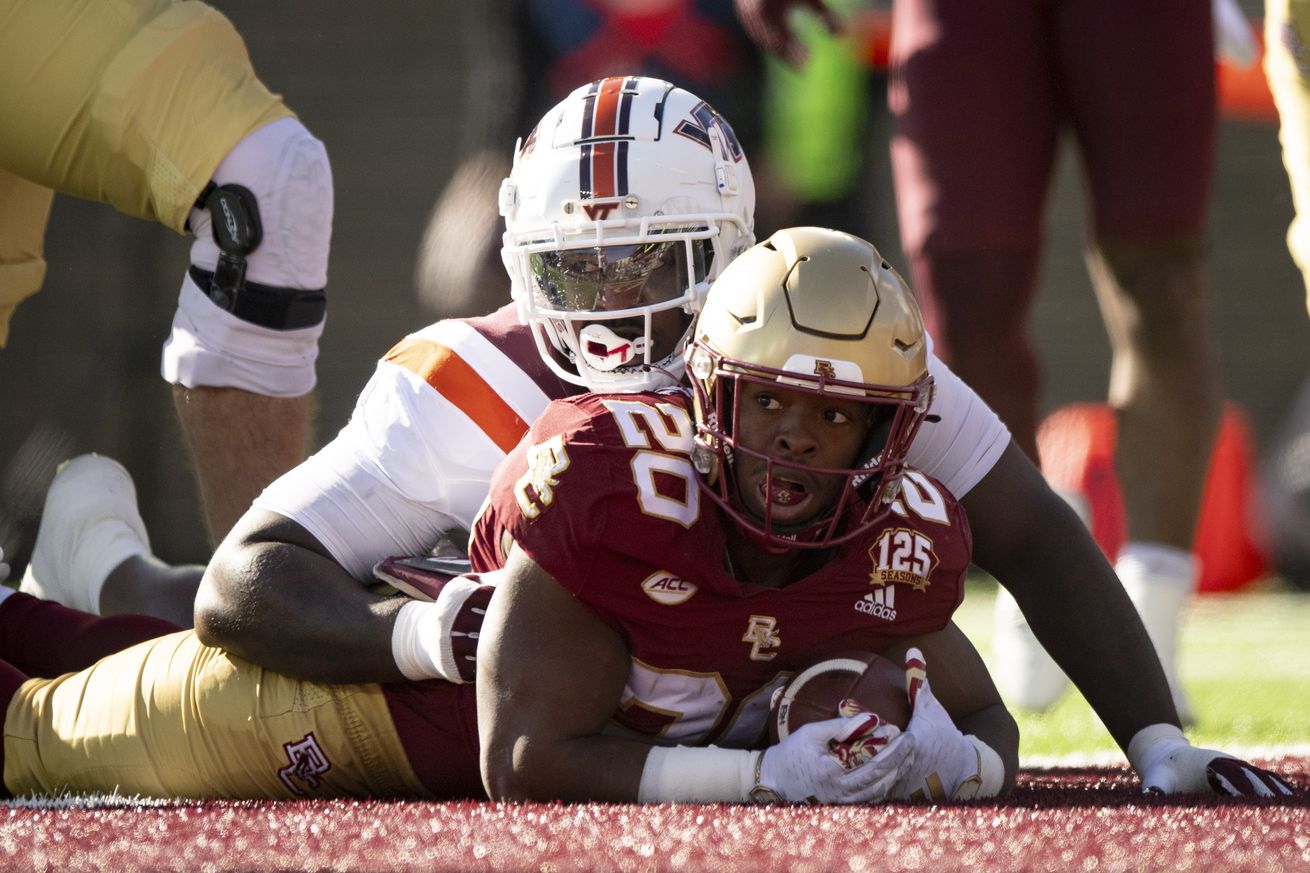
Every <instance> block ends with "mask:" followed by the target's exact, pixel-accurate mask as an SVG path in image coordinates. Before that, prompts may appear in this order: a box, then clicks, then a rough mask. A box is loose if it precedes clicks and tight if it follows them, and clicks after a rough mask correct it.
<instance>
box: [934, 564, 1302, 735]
mask: <svg viewBox="0 0 1310 873" xmlns="http://www.w3.org/2000/svg"><path fill="white" fill-rule="evenodd" d="M995 593H996V585H995V583H994V582H992V581H991V580H990V579H985V578H984V579H983V580H977V581H971V582H970V583H969V587H968V593H967V594H966V595H965V600H964V605H963V606H962V607H961V609H960V612H959V613H958V621H959V623H960V626H961V627H963V628H964V630H965V631H966V632H967V633H968V634H969V636H970V637H971V638H972V639H973V640H974V642H975V644H976V645H977V646H978V648H979V650H980V651H981V652H982V654H983V657H984V658H990V655H991V646H990V643H991V634H992V604H993V600H994V598H995ZM1180 659H1181V660H1180V668H1179V669H1180V672H1181V676H1182V681H1183V687H1184V689H1185V690H1186V691H1187V694H1188V696H1189V699H1190V700H1191V704H1192V708H1193V710H1195V713H1196V724H1195V725H1194V726H1192V727H1191V728H1190V729H1189V730H1188V736H1189V737H1190V738H1191V739H1192V741H1193V742H1194V743H1196V744H1198V745H1202V746H1208V747H1210V748H1225V747H1228V748H1251V747H1265V746H1289V745H1298V746H1301V747H1305V746H1310V594H1305V593H1294V592H1290V591H1286V590H1283V589H1281V588H1280V587H1279V586H1277V585H1272V584H1271V585H1268V586H1261V587H1260V588H1259V590H1256V591H1253V592H1250V593H1241V594H1226V595H1206V596H1202V597H1197V598H1196V599H1195V600H1194V601H1193V603H1192V605H1191V607H1190V608H1189V610H1188V613H1187V618H1186V623H1185V624H1184V627H1183V632H1182V638H1181V645H1180ZM989 663H990V661H989ZM1015 717H1016V718H1017V720H1018V722H1019V730H1020V732H1021V735H1022V739H1021V741H1020V746H1019V752H1020V756H1021V758H1030V757H1036V756H1048V755H1082V754H1098V753H1103V752H1112V751H1115V750H1117V748H1118V747H1117V746H1116V745H1115V744H1114V741H1113V740H1111V739H1110V735H1109V734H1108V733H1106V730H1105V727H1104V726H1103V725H1102V724H1101V721H1100V719H1098V718H1097V717H1096V715H1095V714H1093V713H1092V710H1091V708H1090V707H1088V705H1087V703H1086V701H1084V700H1083V698H1082V696H1081V695H1080V694H1078V693H1077V691H1075V690H1072V689H1071V690H1070V691H1069V692H1068V693H1067V694H1066V695H1065V696H1064V697H1063V698H1061V700H1060V701H1059V703H1057V704H1056V705H1055V706H1054V707H1052V708H1051V709H1050V710H1049V711H1047V712H1046V713H1042V714H1032V713H1025V712H1018V711H1016V712H1015Z"/></svg>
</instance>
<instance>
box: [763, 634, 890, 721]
mask: <svg viewBox="0 0 1310 873" xmlns="http://www.w3.org/2000/svg"><path fill="white" fill-rule="evenodd" d="M860 711H864V712H871V713H876V714H877V715H878V717H879V718H881V719H882V721H883V722H886V723H890V724H894V725H896V727H898V728H900V729H901V730H904V729H905V726H906V725H907V724H909V722H910V698H909V695H908V694H907V693H906V690H905V668H904V667H902V666H901V665H899V664H897V663H896V662H895V661H891V660H889V659H887V658H884V657H882V656H881V655H877V654H874V653H872V652H843V653H841V654H838V655H832V656H830V657H826V658H822V659H820V660H818V661H816V662H815V663H813V664H811V665H810V666H808V667H806V668H805V669H804V670H801V671H800V672H799V673H797V674H796V675H795V676H793V677H792V678H791V680H790V681H789V682H788V683H787V684H786V685H785V686H783V688H782V690H781V691H779V692H778V693H776V694H775V695H774V699H773V708H772V712H771V713H770V716H769V742H770V743H777V742H779V741H781V740H785V739H786V738H787V737H788V736H789V735H790V734H791V733H792V732H793V731H795V730H796V729H797V728H799V727H800V726H801V725H805V724H809V723H810V722H813V721H825V720H827V719H830V718H836V717H838V716H850V715H857V714H858V713H859V712H860Z"/></svg>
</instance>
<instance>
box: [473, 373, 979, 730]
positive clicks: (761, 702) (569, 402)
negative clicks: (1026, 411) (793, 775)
mask: <svg viewBox="0 0 1310 873" xmlns="http://www.w3.org/2000/svg"><path fill="white" fill-rule="evenodd" d="M688 410H689V401H688V399H687V397H686V396H685V395H684V394H682V393H680V392H662V393H658V394H624V395H596V394H589V395H582V396H578V397H572V398H568V399H566V400H558V401H555V402H553V403H551V405H550V406H549V407H547V409H546V412H545V413H544V414H543V415H542V416H541V417H540V418H539V419H538V420H537V422H536V424H534V425H533V427H532V429H531V431H530V432H529V434H528V436H527V438H525V439H524V441H523V442H521V443H520V444H519V446H518V447H517V448H516V449H515V450H514V451H513V452H512V453H511V454H510V456H509V457H508V458H507V459H506V460H505V462H504V463H503V464H501V466H500V468H499V469H498V470H497V473H496V475H495V477H494V478H493V480H492V487H491V494H490V498H489V502H488V504H487V506H486V507H485V509H484V511H483V514H482V515H481V516H480V517H479V520H478V522H477V524H476V525H475V528H474V539H473V544H472V547H471V556H472V560H473V565H474V568H475V569H481V570H486V569H492V568H494V567H498V566H500V565H501V564H502V563H503V559H504V555H505V554H506V553H507V551H508V548H507V544H508V542H509V538H512V540H513V541H514V542H515V543H517V544H518V546H519V548H521V549H522V550H523V551H524V552H525V553H527V554H528V555H529V556H530V557H531V558H532V559H533V560H534V561H536V562H537V563H538V564H539V565H540V566H541V567H542V568H543V569H544V570H546V571H547V572H548V573H550V574H551V575H552V576H553V577H554V578H555V579H557V580H558V581H559V582H560V583H561V584H563V585H564V586H565V587H566V588H568V589H569V590H570V591H571V592H573V594H574V595H575V596H576V597H577V598H578V599H579V600H581V601H582V602H583V603H586V604H587V605H588V606H589V607H591V608H592V609H593V610H595V612H596V613H597V614H598V615H599V616H600V617H601V619H603V620H604V621H605V622H606V623H607V624H609V625H610V626H611V627H613V628H614V629H615V630H616V631H617V632H618V633H619V634H621V635H622V637H623V638H624V640H625V641H626V642H627V645H628V650H629V653H630V655H631V658H632V670H631V673H630V675H629V678H628V683H627V687H626V688H625V690H624V693H623V699H622V701H621V702H620V706H619V708H618V710H617V711H616V712H615V715H614V718H613V723H614V724H615V725H616V726H619V727H620V729H622V728H627V729H631V730H633V731H636V732H637V733H639V734H642V735H644V736H646V737H648V738H651V739H655V741H657V742H668V743H680V744H685V745H702V744H706V743H715V744H718V745H724V746H731V747H749V746H752V745H755V744H756V743H758V742H759V740H760V738H761V736H762V734H763V729H764V725H765V722H766V718H767V715H768V709H769V700H770V696H771V694H772V692H773V690H774V689H775V688H777V687H778V686H779V685H781V684H782V683H783V682H785V681H786V679H787V677H788V676H789V675H790V674H791V673H792V672H794V671H795V670H797V669H799V668H800V667H802V666H804V665H805V664H806V663H808V662H810V661H811V660H813V659H814V658H815V657H817V656H819V655H821V654H825V653H829V652H834V651H840V650H847V649H865V650H873V651H879V650H881V649H883V648H885V647H887V646H888V645H889V644H891V643H892V642H893V641H894V640H896V639H897V638H898V637H904V636H908V635H912V634H921V633H924V632H928V631H934V630H938V629H940V628H942V627H944V626H946V624H947V622H948V621H949V619H950V617H951V614H952V613H953V612H954V611H955V609H956V607H957V606H958V605H959V603H960V600H961V598H962V597H963V593H964V588H963V585H964V577H965V573H966V571H967V570H968V566H969V555H970V547H971V537H970V531H969V526H968V522H967V520H966V517H965V514H964V510H963V509H962V508H961V507H960V505H959V504H958V503H957V502H956V500H955V499H954V498H953V497H952V496H950V494H949V493H947V492H946V491H945V489H944V488H942V487H941V486H940V485H939V484H938V483H937V482H935V481H934V480H932V479H930V478H928V477H927V476H925V475H924V474H922V473H919V472H918V471H911V472H910V473H909V475H908V476H907V480H906V484H905V486H904V487H903V489H902V494H901V497H900V499H899V500H898V501H897V503H896V505H895V507H894V511H893V512H892V513H891V514H890V515H889V516H888V518H887V521H886V522H885V523H884V524H882V525H879V526H878V527H877V528H875V529H874V530H872V531H871V532H870V533H869V534H868V536H867V537H864V538H860V539H858V540H854V541H852V542H850V543H847V544H846V545H844V546H842V547H840V548H838V549H835V550H834V551H833V553H832V555H831V559H830V560H829V561H828V563H826V564H825V565H824V566H823V567H822V568H820V569H819V570H817V571H815V572H812V573H811V574H810V575H808V576H805V577H803V578H798V579H796V580H794V581H792V582H791V583H790V584H788V585H786V586H784V587H781V588H769V587H764V586H760V585H754V584H750V583H745V582H739V581H738V580H737V579H735V578H734V577H733V575H732V573H731V572H730V571H729V569H728V567H727V559H726V554H727V552H726V539H725V535H726V528H725V525H727V524H731V521H730V520H728V519H727V518H726V517H725V516H724V515H723V514H722V513H721V512H719V510H718V509H717V508H716V507H715V506H714V504H713V503H712V502H711V501H709V500H708V499H702V495H701V493H700V490H699V488H698V486H697V484H696V479H695V476H694V474H693V472H692V467H691V462H690V459H689V452H690V450H691V438H692V420H691V415H690V413H689V411H688Z"/></svg>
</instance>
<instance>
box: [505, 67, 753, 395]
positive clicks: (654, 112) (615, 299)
mask: <svg viewBox="0 0 1310 873" xmlns="http://www.w3.org/2000/svg"><path fill="white" fill-rule="evenodd" d="M754 211H755V185H754V182H753V181H752V179H751V172H750V166H749V165H748V164H747V162H746V158H745V156H744V155H743V154H742V150H741V145H740V144H739V143H738V142H737V137H736V135H735V134H734V133H733V132H732V128H731V126H729V124H728V122H727V121H725V120H724V119H723V118H722V117H721V116H720V115H719V114H718V113H716V112H715V111H714V110H713V109H712V108H711V107H710V106H709V105H708V104H706V103H705V101H703V100H701V99H699V98H698V97H696V96H695V95H693V94H690V93H688V92H687V91H684V90H683V89H681V88H678V87H675V86H674V85H672V84H670V83H668V82H665V81H662V80H660V79H650V78H644V77H637V76H627V77H612V78H608V79H601V80H600V81H597V82H592V83H591V84H590V85H586V86H584V87H582V88H578V89H577V90H575V91H574V92H573V93H572V94H570V95H569V96H568V97H566V98H565V99H564V100H563V101H562V102H560V103H559V104H558V105H557V106H555V107H554V108H553V109H551V110H550V111H549V112H547V113H546V115H545V117H543V118H542V119H541V121H540V122H538V124H537V126H536V128H535V129H534V130H533V131H532V133H531V134H530V135H529V136H528V138H527V139H526V140H524V141H522V142H521V143H520V145H519V147H518V151H517V153H516V155H515V158H514V167H513V169H512V170H511V171H510V176H509V178H508V179H506V180H505V181H504V182H503V183H502V184H501V189H500V212H501V215H503V216H504V218H505V235H504V240H503V246H502V248H501V257H502V259H503V260H504V262H505V268H506V270H508V272H509V275H510V279H511V283H512V284H511V294H512V296H513V298H514V300H515V301H516V302H517V304H518V310H519V317H520V318H521V319H522V320H523V321H524V322H525V323H526V324H528V325H530V326H531V327H532V333H533V336H534V338H535V339H536V341H537V346H538V349H539V351H540V352H541V354H542V356H543V358H545V360H546V363H547V364H549V365H550V367H551V369H552V370H554V371H555V373H556V374H557V375H559V376H560V377H561V378H563V379H565V380H567V381H569V382H572V383H574V384H578V385H583V386H586V387H587V388H590V389H592V390H595V391H642V390H650V389H654V388H660V387H665V386H668V385H672V384H675V383H676V382H677V381H678V380H680V379H681V378H682V370H683V359H682V352H683V346H684V345H685V341H686V339H687V336H688V333H689V329H690V324H691V320H692V317H693V316H694V314H695V313H696V312H697V311H699V309H700V307H701V303H702V301H703V300H704V299H705V294H706V292H707V291H708V290H709V286H710V283H711V282H713V281H714V279H715V277H717V276H718V275H719V273H720V272H721V271H722V270H723V268H724V267H725V266H726V265H727V264H728V263H729V262H730V261H731V260H732V258H734V257H735V256H736V255H738V254H740V253H741V252H742V251H744V250H745V249H746V248H748V247H749V246H750V245H751V244H752V243H753V242H754V234H753V227H754Z"/></svg>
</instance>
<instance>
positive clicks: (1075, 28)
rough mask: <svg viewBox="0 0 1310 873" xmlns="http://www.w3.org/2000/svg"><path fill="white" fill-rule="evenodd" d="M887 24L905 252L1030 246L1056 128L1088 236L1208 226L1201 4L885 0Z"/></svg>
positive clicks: (1208, 91)
mask: <svg viewBox="0 0 1310 873" xmlns="http://www.w3.org/2000/svg"><path fill="white" fill-rule="evenodd" d="M893 14H894V20H893V28H892V31H893V37H892V49H891V67H892V73H891V85H890V97H889V99H890V103H891V109H892V114H893V117H894V119H895V126H896V132H895V135H894V137H893V142H892V165H893V170H894V174H895V182H896V194H897V202H898V209H899V212H900V224H901V234H902V241H903V243H904V246H905V249H906V251H907V252H909V253H910V254H911V255H918V254H921V253H924V252H927V253H933V252H936V253H946V252H952V253H958V252H969V251H978V250H980V249H993V248H996V247H1004V248H1014V247H1026V248H1027V247H1031V248H1035V247H1036V246H1037V245H1038V244H1039V242H1040V238H1041V224H1042V210H1043V204H1044V201H1045V199H1046V194H1047V190H1048V187H1049V184H1050V179H1051V174H1052V168H1053V165H1054V161H1055V157H1056V153H1057V145H1058V143H1059V138H1060V135H1061V134H1062V133H1063V132H1064V131H1066V130H1067V131H1069V132H1071V133H1072V134H1073V136H1074V138H1075V140H1076V143H1077V146H1078V151H1079V154H1080V157H1081V160H1082V166H1083V170H1084V174H1085V179H1086V182H1087V185H1088V188H1089V194H1090V198H1089V200H1090V207H1089V208H1090V222H1091V225H1092V227H1093V230H1094V232H1095V234H1096V235H1097V236H1098V237H1100V238H1108V239H1130V240H1131V239H1138V240H1150V239H1162V238H1167V237H1172V236H1176V235H1180V234H1186V233H1193V232H1202V231H1203V230H1204V225H1205V220H1206V210H1207V205H1208V200H1209V193H1210V179H1211V171H1212V167H1213V151H1214V135H1215V117H1216V113H1215V86H1214V75H1215V74H1214V58H1213V46H1214V36H1213V31H1212V26H1213V25H1212V23H1211V11H1210V3H1209V2H1208V0H1156V2H1150V3H1142V2H1140V0H895V7H894V13H893Z"/></svg>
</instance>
